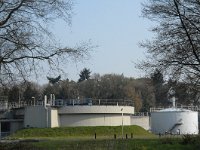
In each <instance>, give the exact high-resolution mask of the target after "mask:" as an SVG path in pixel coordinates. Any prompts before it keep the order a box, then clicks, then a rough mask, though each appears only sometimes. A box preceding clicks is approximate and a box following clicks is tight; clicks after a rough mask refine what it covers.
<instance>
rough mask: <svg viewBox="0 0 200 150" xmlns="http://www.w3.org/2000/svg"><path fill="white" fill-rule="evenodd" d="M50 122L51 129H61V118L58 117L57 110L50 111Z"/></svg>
mask: <svg viewBox="0 0 200 150" xmlns="http://www.w3.org/2000/svg"><path fill="white" fill-rule="evenodd" d="M49 114H50V117H49V121H50V127H51V128H54V127H59V120H60V119H59V116H58V110H57V109H52V108H51V109H49Z"/></svg>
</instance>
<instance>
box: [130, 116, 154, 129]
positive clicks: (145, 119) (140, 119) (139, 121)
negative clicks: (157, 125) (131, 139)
mask: <svg viewBox="0 0 200 150" xmlns="http://www.w3.org/2000/svg"><path fill="white" fill-rule="evenodd" d="M131 125H138V126H140V127H142V128H144V129H145V130H150V122H149V116H132V117H131Z"/></svg>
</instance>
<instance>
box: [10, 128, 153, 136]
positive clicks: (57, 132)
mask: <svg viewBox="0 0 200 150" xmlns="http://www.w3.org/2000/svg"><path fill="white" fill-rule="evenodd" d="M95 133H96V135H97V138H98V137H114V134H116V136H117V137H121V134H122V128H121V126H117V127H110V126H101V127H62V128H31V129H23V130H19V131H17V132H16V133H15V134H13V135H11V137H12V138H34V137H36V138H54V137H56V138H63V137H64V138H73V137H79V138H86V137H91V138H94V134H95ZM131 133H132V134H133V136H134V137H154V135H153V134H151V133H149V132H148V131H146V130H144V129H143V128H141V127H139V126H135V125H133V126H124V136H125V135H126V134H128V136H129V137H130V136H131Z"/></svg>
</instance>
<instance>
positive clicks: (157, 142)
mask: <svg viewBox="0 0 200 150" xmlns="http://www.w3.org/2000/svg"><path fill="white" fill-rule="evenodd" d="M95 133H96V135H97V136H96V139H95V136H94V134H95ZM131 133H132V134H133V138H131ZM114 134H116V139H114ZM126 134H127V135H128V139H126V138H125V136H124V139H122V137H121V127H120V126H119V127H65V128H44V129H39V128H33V129H23V130H20V131H18V132H16V133H15V134H13V135H12V136H10V137H9V139H10V140H8V142H10V143H1V144H0V150H11V149H15V150H23V149H25V150H29V149H30V150H31V149H33V150H37V149H38V150H51V149H52V150H65V149H66V150H174V149H175V150H190V149H191V150H199V149H200V144H199V143H200V136H188V135H186V136H183V137H176V136H174V137H173V136H172V137H161V138H158V136H155V135H153V134H151V133H149V132H147V131H146V130H144V129H143V128H141V127H139V126H125V127H124V135H126ZM12 139H15V140H16V139H20V142H11V141H12Z"/></svg>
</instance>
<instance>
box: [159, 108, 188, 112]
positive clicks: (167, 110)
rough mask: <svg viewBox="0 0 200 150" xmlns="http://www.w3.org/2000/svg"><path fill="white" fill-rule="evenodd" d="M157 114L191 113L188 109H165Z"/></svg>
mask: <svg viewBox="0 0 200 150" xmlns="http://www.w3.org/2000/svg"><path fill="white" fill-rule="evenodd" d="M159 112H192V111H191V110H189V109H183V108H166V109H162V110H160V111H159Z"/></svg>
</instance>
